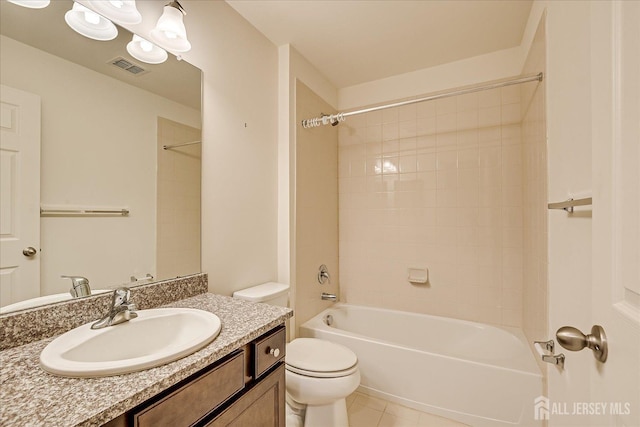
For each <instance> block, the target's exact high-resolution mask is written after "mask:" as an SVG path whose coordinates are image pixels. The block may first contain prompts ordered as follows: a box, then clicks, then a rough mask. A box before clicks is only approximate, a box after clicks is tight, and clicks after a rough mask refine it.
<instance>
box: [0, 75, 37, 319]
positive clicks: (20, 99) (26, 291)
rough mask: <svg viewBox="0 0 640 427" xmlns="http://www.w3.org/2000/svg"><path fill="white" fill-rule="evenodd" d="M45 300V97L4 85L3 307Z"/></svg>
mask: <svg viewBox="0 0 640 427" xmlns="http://www.w3.org/2000/svg"><path fill="white" fill-rule="evenodd" d="M38 296H40V97H39V96H37V95H34V94H31V93H28V92H24V91H21V90H17V89H13V88H10V87H7V86H4V85H2V86H0V306H4V305H7V304H11V303H13V302H17V301H22V300H25V299H28V298H33V297H38Z"/></svg>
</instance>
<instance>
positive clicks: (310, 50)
mask: <svg viewBox="0 0 640 427" xmlns="http://www.w3.org/2000/svg"><path fill="white" fill-rule="evenodd" d="M227 3H229V4H230V5H231V7H233V8H234V9H235V10H236V11H238V13H240V14H241V15H242V16H243V17H244V18H245V19H247V20H248V21H249V22H250V23H251V24H253V25H254V26H255V27H256V28H257V29H258V30H259V31H261V32H262V33H263V34H264V35H265V36H266V37H267V38H269V40H271V41H272V42H273V43H274V44H275V45H276V46H281V45H283V44H287V43H290V44H291V45H293V46H294V47H295V48H296V50H298V52H300V53H301V54H302V55H303V56H304V57H305V58H307V60H308V61H309V62H311V63H312V64H313V65H314V66H315V67H316V68H317V69H318V70H319V71H320V72H322V73H323V74H324V75H325V76H326V77H327V78H328V79H329V80H330V81H331V82H332V83H333V84H334V85H335V86H336V87H337V88H343V87H346V86H351V85H356V84H359V83H364V82H367V81H372V80H377V79H381V78H384V77H389V76H393V75H396V74H402V73H406V72H410V71H415V70H419V69H422V68H428V67H433V66H435V65H440V64H445V63H448V62H452V61H456V60H460V59H464V58H470V57H473V56H477V55H482V54H486V53H490V52H494V51H496V50H501V49H507V48H511V47H515V46H518V45H519V44H520V39H521V37H522V33H523V32H524V28H525V25H526V23H527V18H528V16H529V10H530V9H531V4H532V1H531V0H492V1H488V0H486V1H485V0H306V1H303V0H227Z"/></svg>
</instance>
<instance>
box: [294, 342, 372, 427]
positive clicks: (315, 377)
mask: <svg viewBox="0 0 640 427" xmlns="http://www.w3.org/2000/svg"><path fill="white" fill-rule="evenodd" d="M285 367H286V371H285V381H286V387H287V404H288V405H289V406H290V407H291V408H293V409H295V410H296V411H298V412H299V413H303V414H304V427H326V426H332V427H348V425H349V419H348V416H347V404H346V400H345V398H346V397H347V396H348V395H350V394H351V393H353V392H354V391H355V390H356V388H358V385H359V384H360V371H359V370H358V359H357V357H356V355H355V354H354V353H353V352H352V351H351V350H349V349H348V348H346V347H344V346H342V345H339V344H335V343H332V342H330V341H325V340H321V339H317V338H297V339H295V340H293V341H291V342H290V343H289V344H288V345H287V355H286V357H285ZM302 408H304V409H303V410H302Z"/></svg>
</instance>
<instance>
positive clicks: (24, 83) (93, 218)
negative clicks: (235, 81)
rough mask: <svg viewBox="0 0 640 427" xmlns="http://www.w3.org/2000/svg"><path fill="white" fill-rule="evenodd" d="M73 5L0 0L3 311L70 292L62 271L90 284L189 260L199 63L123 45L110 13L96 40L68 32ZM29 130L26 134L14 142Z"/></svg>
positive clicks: (109, 283) (194, 223) (194, 232)
mask: <svg viewBox="0 0 640 427" xmlns="http://www.w3.org/2000/svg"><path fill="white" fill-rule="evenodd" d="M72 5H73V2H72V1H71V0H68V1H67V0H56V1H53V2H51V4H50V5H49V6H48V7H46V8H44V9H28V8H24V7H20V6H17V5H15V4H12V3H9V2H6V1H5V0H2V1H1V2H0V7H1V9H0V19H1V21H0V33H1V35H0V42H1V45H0V67H1V68H0V80H1V81H0V83H2V87H3V90H2V96H3V99H2V120H1V124H2V150H1V154H2V157H1V161H2V163H1V166H0V168H1V170H0V173H1V177H0V186H1V190H2V194H1V195H0V196H1V197H0V198H1V201H2V206H1V209H2V210H1V215H0V222H1V224H0V225H1V227H0V228H1V236H0V240H1V243H2V247H1V248H0V249H1V252H0V256H1V257H2V265H0V279H1V283H0V306H3V307H4V308H3V309H2V312H7V311H8V309H7V306H9V309H10V310H14V309H20V308H21V307H20V306H19V305H18V306H15V305H14V304H15V303H19V302H21V301H25V300H29V301H30V302H36V303H37V304H38V305H41V304H46V303H50V302H55V301H56V300H57V299H68V298H70V297H71V295H70V293H69V291H70V288H71V285H72V282H71V280H69V279H63V278H61V276H82V277H86V278H87V279H88V280H89V284H90V287H91V288H92V290H93V291H94V292H95V291H99V290H102V291H105V290H109V289H113V288H115V287H118V286H122V285H127V286H134V285H135V284H142V283H149V282H150V281H156V280H163V279H167V278H172V277H178V276H184V275H188V274H193V273H198V272H200V175H201V174H200V171H201V161H200V149H201V144H200V138H201V137H200V129H201V117H202V116H201V72H200V70H198V69H197V68H196V67H194V66H192V65H190V64H188V63H186V62H185V61H180V60H178V59H176V57H174V56H173V55H171V54H169V59H168V60H167V61H166V62H164V63H162V64H159V65H150V64H146V63H143V62H140V61H137V60H135V59H133V58H132V57H131V56H129V54H128V53H127V50H126V45H127V43H128V42H129V41H131V38H132V34H131V33H130V32H128V31H126V30H124V29H123V28H120V27H118V30H119V34H118V37H117V38H115V39H114V40H111V41H107V42H104V41H95V40H90V39H88V38H85V37H83V36H81V35H79V34H77V33H75V32H74V31H73V30H72V29H71V28H69V27H68V26H67V25H66V23H65V19H64V15H65V13H66V12H67V11H68V10H70V9H71V8H72ZM121 60H124V61H126V62H127V63H129V64H132V65H133V66H134V68H131V67H130V66H126V65H124V63H123V62H122V61H121ZM114 63H115V64H114ZM14 90H15V92H14ZM14 94H17V95H15V96H17V97H18V98H16V99H19V101H15V100H14V98H11V97H12V96H14ZM24 94H26V95H24ZM23 95H24V96H25V97H26V98H25V99H29V96H31V95H33V96H36V98H35V99H39V101H38V108H39V113H38V112H37V111H36V112H32V111H31V110H30V109H28V108H27V109H21V105H20V103H21V102H22V101H20V99H22V98H20V96H23ZM7 97H8V98H7ZM5 98H7V99H5ZM25 102H27V101H25ZM30 115H33V117H27V116H30ZM34 117H35V119H36V121H35V122H33V121H29V120H32V119H33V118H34ZM23 119H25V120H26V121H21V120H23ZM34 123H35V124H34ZM38 126H39V128H40V132H33V130H34V129H37V127H38ZM30 131H31V132H30ZM26 134H35V137H36V139H37V141H36V143H32V142H29V141H26V142H25V141H23V140H22V139H19V140H18V141H19V144H18V143H15V141H14V137H15V138H17V137H16V135H18V136H21V137H22V136H24V135H26ZM32 136H33V135H32ZM25 138H26V137H25ZM23 139H24V138H23ZM27 139H28V138H27ZM20 144H22V145H20ZM27 144H32V145H37V146H36V147H30V148H28V149H29V150H34V149H35V150H36V152H37V153H36V154H33V151H27ZM24 153H29V154H28V155H27V154H24ZM38 157H39V159H40V164H39V166H38V164H37V158H38ZM29 159H35V162H34V163H33V164H31V163H30V160H29ZM34 165H35V166H34ZM28 184H32V185H28ZM30 187H31V188H35V190H33V191H31V190H29V188H30ZM34 192H35V193H37V194H35V196H34V194H33V193H34ZM29 200H35V202H31V204H30V205H29ZM25 203H26V204H27V205H28V206H26V207H24V206H22V207H21V204H23V205H24V204H25ZM22 209H26V210H27V211H28V212H30V213H31V214H33V213H34V212H35V213H36V214H35V216H33V215H32V218H31V219H30V218H27V216H26V215H25V216H22V215H21V212H22ZM33 218H35V220H34V219H33ZM29 248H34V249H35V253H34V252H33V251H29ZM29 304H31V303H29Z"/></svg>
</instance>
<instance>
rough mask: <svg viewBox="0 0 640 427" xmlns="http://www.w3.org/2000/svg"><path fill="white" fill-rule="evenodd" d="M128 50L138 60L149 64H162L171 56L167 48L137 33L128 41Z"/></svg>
mask: <svg viewBox="0 0 640 427" xmlns="http://www.w3.org/2000/svg"><path fill="white" fill-rule="evenodd" d="M127 52H129V55H131V56H133V57H134V58H136V59H137V60H138V61H142V62H146V63H147V64H162V63H163V62H164V61H166V60H167V58H168V56H169V55H167V51H166V50H164V49H162V48H160V47H158V46H156V45H155V44H153V43H151V42H150V41H148V40H145V39H143V38H142V37H140V36H139V35H137V34H134V35H133V39H131V41H130V42H129V43H127Z"/></svg>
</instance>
